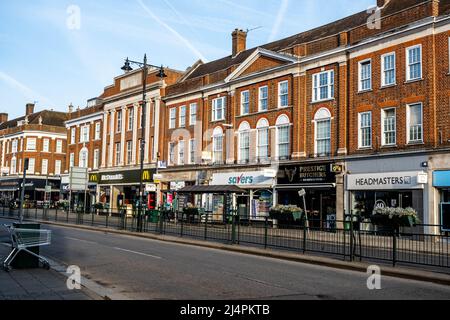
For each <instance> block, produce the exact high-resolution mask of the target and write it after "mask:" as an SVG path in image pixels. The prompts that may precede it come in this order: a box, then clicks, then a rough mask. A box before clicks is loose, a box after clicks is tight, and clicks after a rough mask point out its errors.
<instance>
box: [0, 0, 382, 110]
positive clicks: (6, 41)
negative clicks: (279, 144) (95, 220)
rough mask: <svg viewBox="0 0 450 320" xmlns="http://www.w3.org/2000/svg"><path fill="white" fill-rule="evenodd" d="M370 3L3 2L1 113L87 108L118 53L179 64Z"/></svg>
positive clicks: (116, 69)
mask: <svg viewBox="0 0 450 320" xmlns="http://www.w3.org/2000/svg"><path fill="white" fill-rule="evenodd" d="M375 3H376V1H375V0H358V1H355V0H333V1H330V0H125V1H124V0H96V1H88V0H78V1H77V0H71V1H66V0H34V1H29V0H0V112H6V113H9V119H13V118H15V117H19V116H21V115H23V114H24V112H25V104H26V103H30V102H31V103H33V102H35V103H36V111H40V110H44V109H53V110H58V111H67V106H68V105H69V104H70V103H72V104H73V105H74V106H75V107H77V106H80V107H81V108H83V107H85V106H86V101H87V100H88V99H90V98H94V97H97V96H99V95H100V94H102V92H103V89H104V87H106V86H108V85H111V84H112V83H113V79H114V77H116V76H118V75H120V74H121V73H122V71H121V70H120V68H121V67H122V65H123V62H124V59H125V58H126V57H129V58H130V59H133V60H138V61H142V60H143V56H144V54H145V53H146V54H147V56H148V59H149V63H151V64H155V65H164V66H169V67H171V68H174V69H177V70H186V68H188V67H189V66H191V65H192V64H193V63H195V62H196V61H197V60H198V59H202V60H203V61H204V62H207V61H212V60H215V59H219V58H221V57H224V56H227V55H230V54H231V32H232V31H233V30H234V29H235V28H240V29H244V30H247V29H249V30H252V29H255V28H257V29H255V30H252V31H250V32H249V34H248V39H247V47H248V48H252V47H257V46H259V45H263V44H265V43H268V42H270V41H274V40H278V39H282V38H285V37H288V36H291V35H294V34H296V33H299V32H302V31H306V30H309V29H311V28H314V27H318V26H321V25H323V24H325V23H329V22H332V21H334V20H337V19H340V18H343V17H345V16H348V15H350V14H353V13H356V12H359V11H362V10H366V9H368V8H369V7H371V6H373V5H374V4H375Z"/></svg>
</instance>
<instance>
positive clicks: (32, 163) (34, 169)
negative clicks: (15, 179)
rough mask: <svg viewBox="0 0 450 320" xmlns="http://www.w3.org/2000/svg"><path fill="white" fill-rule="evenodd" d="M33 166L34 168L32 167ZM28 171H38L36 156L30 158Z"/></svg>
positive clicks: (31, 172) (32, 172)
mask: <svg viewBox="0 0 450 320" xmlns="http://www.w3.org/2000/svg"><path fill="white" fill-rule="evenodd" d="M31 168H32V169H31ZM27 172H28V173H30V174H34V173H35V172H36V160H35V159H34V158H29V159H28V170H27Z"/></svg>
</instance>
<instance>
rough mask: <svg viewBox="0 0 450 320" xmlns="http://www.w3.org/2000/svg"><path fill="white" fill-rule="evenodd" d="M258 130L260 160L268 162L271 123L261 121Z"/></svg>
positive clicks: (264, 120)
mask: <svg viewBox="0 0 450 320" xmlns="http://www.w3.org/2000/svg"><path fill="white" fill-rule="evenodd" d="M257 129H258V147H257V149H258V150H257V153H258V159H259V160H267V159H268V158H269V122H268V121H267V120H266V119H261V120H259V122H258V125H257Z"/></svg>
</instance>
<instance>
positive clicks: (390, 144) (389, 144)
mask: <svg viewBox="0 0 450 320" xmlns="http://www.w3.org/2000/svg"><path fill="white" fill-rule="evenodd" d="M388 110H394V117H395V121H394V130H393V131H389V132H394V133H395V139H394V140H395V141H394V142H392V143H386V139H385V134H386V133H388V132H387V131H385V130H384V127H385V125H384V121H385V118H386V117H385V114H386V112H387V111H388ZM381 145H382V146H395V145H397V108H385V109H382V110H381Z"/></svg>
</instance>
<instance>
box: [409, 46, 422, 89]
mask: <svg viewBox="0 0 450 320" xmlns="http://www.w3.org/2000/svg"><path fill="white" fill-rule="evenodd" d="M406 65H407V67H406V80H407V81H412V80H417V79H421V78H422V46H420V45H419V46H415V47H411V48H408V49H406Z"/></svg>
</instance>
